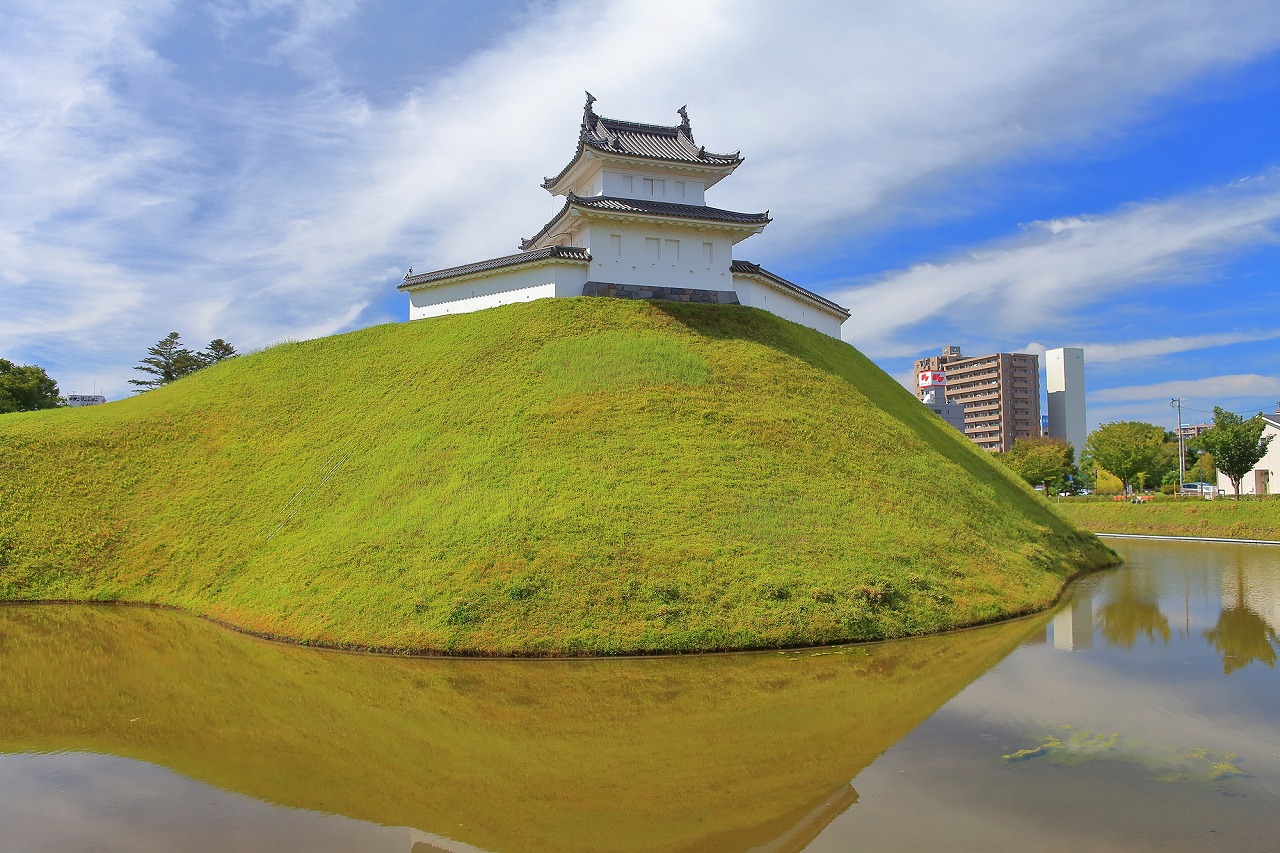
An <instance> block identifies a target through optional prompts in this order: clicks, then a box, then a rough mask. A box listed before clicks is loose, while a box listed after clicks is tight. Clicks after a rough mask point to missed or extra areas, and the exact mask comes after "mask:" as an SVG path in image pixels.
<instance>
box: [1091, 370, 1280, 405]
mask: <svg viewBox="0 0 1280 853" xmlns="http://www.w3.org/2000/svg"><path fill="white" fill-rule="evenodd" d="M1277 395H1280V376H1263V375H1260V374H1257V373H1244V374H1234V375H1230V376H1206V377H1204V378H1201V379H1168V380H1163V381H1160V382H1153V383H1151V384H1149V385H1126V386H1124V387H1122V388H1107V389H1104V390H1101V391H1095V392H1093V393H1091V394H1090V395H1089V399H1090V401H1095V400H1096V401H1098V402H1100V403H1107V402H1129V401H1138V402H1143V401H1148V400H1166V401H1167V400H1171V399H1173V398H1174V397H1181V398H1183V399H1190V398H1194V399H1196V400H1206V401H1213V405H1224V404H1225V403H1226V402H1235V401H1240V400H1244V399H1266V398H1271V397H1276V396H1277Z"/></svg>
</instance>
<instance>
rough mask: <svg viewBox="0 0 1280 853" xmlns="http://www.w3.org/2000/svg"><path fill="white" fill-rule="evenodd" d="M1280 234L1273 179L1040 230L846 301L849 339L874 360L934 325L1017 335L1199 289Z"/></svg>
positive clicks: (1278, 183) (1278, 191)
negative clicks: (1169, 291)
mask: <svg viewBox="0 0 1280 853" xmlns="http://www.w3.org/2000/svg"><path fill="white" fill-rule="evenodd" d="M1278 224H1280V173H1276V172H1273V173H1271V174H1269V175H1267V176H1265V177H1260V178H1256V179H1253V180H1250V181H1243V182H1238V183H1236V184H1233V185H1231V186H1229V187H1225V188H1215V189H1211V190H1207V191H1204V192H1200V193H1195V194H1191V195H1186V196H1182V197H1179V198H1174V199H1166V200H1162V201H1157V202H1148V203H1144V204H1134V205H1130V206H1128V207H1126V208H1124V209H1122V210H1119V211H1116V212H1114V213H1112V214H1109V215H1105V216H1088V217H1084V216H1079V217H1072V218H1070V219H1060V220H1055V221H1052V222H1033V223H1031V224H1030V225H1029V226H1027V227H1026V228H1025V229H1024V231H1023V233H1021V234H1020V235H1018V236H1016V237H1013V238H1010V239H1008V240H1006V241H1003V242H1000V243H997V244H995V245H989V246H984V247H982V248H979V249H976V250H973V251H971V252H969V253H967V254H966V255H964V256H962V257H957V258H955V259H952V260H950V261H947V262H945V263H939V264H929V263H927V264H919V265H917V266H914V267H911V268H910V269H906V270H902V271H900V272H895V273H890V274H888V275H886V276H884V277H883V278H881V279H879V280H878V281H876V282H874V283H872V284H870V285H867V286H865V287H856V288H849V289H847V290H844V291H842V292H839V293H837V294H835V295H834V298H835V299H836V300H837V301H841V302H842V304H844V305H846V306H850V307H854V308H856V310H855V311H854V316H853V317H851V318H850V320H849V321H848V322H846V323H845V325H844V330H843V332H844V337H845V340H848V341H850V342H852V343H854V344H855V345H857V346H859V347H860V348H863V349H864V350H867V351H869V352H870V353H872V354H901V350H902V349H903V345H902V344H900V343H897V342H895V340H894V338H895V336H896V335H898V334H899V333H900V332H901V331H902V330H905V329H908V328H910V327H912V326H915V325H917V324H919V323H921V322H923V321H927V320H929V319H930V318H936V317H948V318H950V319H951V320H952V321H954V322H956V323H957V324H959V325H964V324H965V322H966V321H967V322H969V323H970V324H972V325H975V326H982V325H989V324H990V323H992V322H1000V323H1004V324H1006V328H1008V329H1009V330H1010V331H1013V332H1014V333H1015V334H1016V333H1019V332H1021V331H1023V330H1030V329H1031V328H1033V327H1035V326H1038V325H1042V324H1044V323H1046V322H1049V321H1051V320H1053V319H1055V318H1063V317H1065V316H1070V315H1072V314H1073V312H1079V311H1081V310H1084V309H1087V308H1088V307H1089V306H1091V305H1093V304H1094V303H1096V302H1097V301H1098V300H1101V299H1104V298H1108V297H1111V296H1113V295H1114V294H1116V293H1117V292H1120V291H1123V290H1125V289H1130V288H1136V287H1141V286H1146V285H1151V284H1155V283H1161V284H1168V283H1171V282H1177V281H1186V280H1192V279H1194V278H1195V277H1197V276H1202V275H1204V266H1205V265H1206V264H1210V263H1212V262H1215V261H1218V260H1221V259H1223V258H1224V257H1228V256H1230V255H1232V254H1233V253H1237V252H1240V251H1244V250H1249V249H1253V248H1257V247H1258V246H1262V245H1273V244H1276V243H1277V242H1280V234H1278V233H1277V225H1278ZM1117 351H1122V350H1117ZM1103 352H1104V353H1105V352H1106V350H1105V349H1104V350H1103Z"/></svg>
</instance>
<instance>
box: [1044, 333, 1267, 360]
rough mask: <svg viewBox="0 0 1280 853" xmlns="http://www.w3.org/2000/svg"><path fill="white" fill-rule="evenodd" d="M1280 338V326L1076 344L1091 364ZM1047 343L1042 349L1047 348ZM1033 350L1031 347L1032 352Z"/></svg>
mask: <svg viewBox="0 0 1280 853" xmlns="http://www.w3.org/2000/svg"><path fill="white" fill-rule="evenodd" d="M1277 339H1280V329H1271V330H1269V331H1252V332H1225V333H1223V334H1215V335H1186V336H1176V335H1174V336H1169V337H1164V338H1150V339H1147V340H1139V341H1124V342H1122V343H1092V344H1076V346H1082V347H1083V348H1084V351H1085V354H1086V358H1087V359H1088V361H1089V363H1090V364H1106V363H1113V362H1131V361H1134V360H1136V359H1140V358H1155V357H1158V356H1163V355H1173V354H1175V353H1184V352H1196V351H1197V350H1205V349H1214V348H1216V347H1223V346H1230V345H1232V344H1244V343H1257V342H1259V341H1274V340H1277ZM1044 349H1045V348H1044V347H1040V348H1039V351H1040V352H1044ZM1031 351H1033V350H1028V352H1031Z"/></svg>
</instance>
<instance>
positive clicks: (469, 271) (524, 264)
mask: <svg viewBox="0 0 1280 853" xmlns="http://www.w3.org/2000/svg"><path fill="white" fill-rule="evenodd" d="M590 263H591V252H590V251H589V250H587V249H584V248H581V247H579V246H547V247H545V248H542V249H538V250H535V251H529V252H520V253H519V254H516V255H506V256H504V257H501V258H491V259H489V260H485V261H477V262H475V263H471V264H462V265H461V266H456V267H446V268H445V269H439V270H433V271H431V272H425V273H418V274H417V275H406V276H405V277H404V281H403V283H401V284H398V285H396V290H399V291H401V292H404V293H407V292H410V291H414V290H426V289H428V288H432V287H440V286H441V285H445V284H454V283H456V282H460V281H471V280H473V279H478V278H489V277H491V276H495V275H504V274H506V273H509V272H511V271H513V270H517V269H528V268H530V267H539V266H546V265H549V264H581V265H587V264H590Z"/></svg>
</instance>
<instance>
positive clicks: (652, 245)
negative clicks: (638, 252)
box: [644, 237, 659, 261]
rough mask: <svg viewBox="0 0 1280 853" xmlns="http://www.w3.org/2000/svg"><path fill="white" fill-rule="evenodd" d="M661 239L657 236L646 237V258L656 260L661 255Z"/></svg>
mask: <svg viewBox="0 0 1280 853" xmlns="http://www.w3.org/2000/svg"><path fill="white" fill-rule="evenodd" d="M658 245H659V241H658V238H657V237H645V238H644V256H645V259H646V260H650V261H656V260H658V257H659V249H658Z"/></svg>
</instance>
